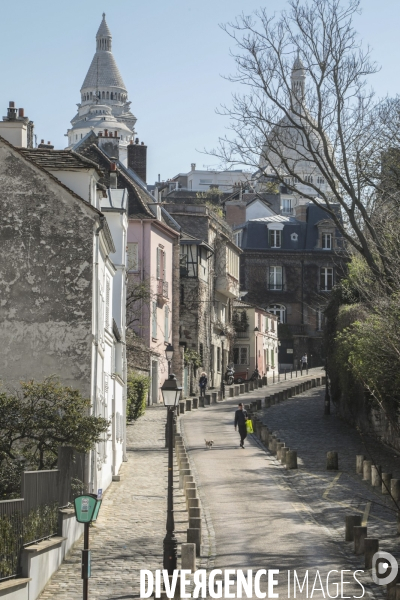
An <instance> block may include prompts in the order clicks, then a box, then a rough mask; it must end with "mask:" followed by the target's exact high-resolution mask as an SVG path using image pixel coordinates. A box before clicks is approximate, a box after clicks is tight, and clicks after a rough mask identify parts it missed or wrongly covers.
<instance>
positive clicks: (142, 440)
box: [39, 406, 187, 600]
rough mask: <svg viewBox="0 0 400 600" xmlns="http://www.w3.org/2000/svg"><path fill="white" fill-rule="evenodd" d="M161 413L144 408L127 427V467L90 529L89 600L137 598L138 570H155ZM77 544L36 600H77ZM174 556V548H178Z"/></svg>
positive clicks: (181, 521)
mask: <svg viewBox="0 0 400 600" xmlns="http://www.w3.org/2000/svg"><path fill="white" fill-rule="evenodd" d="M165 421H166V409H165V407H164V406H154V407H148V408H147V409H146V413H145V415H144V416H143V417H140V419H138V421H136V423H135V424H133V425H128V427H127V455H128V462H126V463H124V464H123V465H122V467H121V470H120V474H121V481H120V482H113V483H112V484H111V485H110V487H109V488H108V489H107V491H106V493H105V495H104V499H103V503H102V507H101V510H100V515H99V519H98V521H97V522H96V523H95V524H94V526H93V527H91V529H90V547H91V550H92V577H91V579H90V580H89V597H90V600H117V599H118V600H120V599H122V598H124V600H125V599H128V598H139V571H140V569H150V570H155V569H160V568H162V562H163V539H164V536H165V525H166V516H167V466H168V465H167V450H166V448H165V438H164V431H165ZM178 480H179V476H178V470H177V467H176V466H175V468H174V488H175V489H174V506H175V529H176V536H177V539H178V543H179V544H180V543H182V542H183V541H186V528H187V512H186V507H185V505H184V499H183V496H182V492H181V490H179V489H178ZM81 548H82V539H81V540H80V541H78V543H77V544H76V545H75V548H74V549H73V550H72V552H71V553H70V554H69V555H68V557H67V559H66V560H65V562H64V563H63V564H62V565H61V567H60V569H59V570H58V571H57V573H55V574H54V576H53V577H52V579H51V580H50V581H49V583H48V584H47V586H46V588H45V590H44V591H43V592H42V594H41V595H40V596H39V599H40V600H81V599H82V580H81V573H80V562H81ZM178 551H179V546H178Z"/></svg>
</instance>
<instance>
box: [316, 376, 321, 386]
mask: <svg viewBox="0 0 400 600" xmlns="http://www.w3.org/2000/svg"><path fill="white" fill-rule="evenodd" d="M316 383H317V387H319V386H320V385H321V377H317V378H316Z"/></svg>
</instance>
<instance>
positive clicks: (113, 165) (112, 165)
mask: <svg viewBox="0 0 400 600" xmlns="http://www.w3.org/2000/svg"><path fill="white" fill-rule="evenodd" d="M116 170H117V165H116V164H115V162H112V163H110V171H116Z"/></svg>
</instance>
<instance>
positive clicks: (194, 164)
mask: <svg viewBox="0 0 400 600" xmlns="http://www.w3.org/2000/svg"><path fill="white" fill-rule="evenodd" d="M191 167H192V171H195V170H196V163H192V164H191Z"/></svg>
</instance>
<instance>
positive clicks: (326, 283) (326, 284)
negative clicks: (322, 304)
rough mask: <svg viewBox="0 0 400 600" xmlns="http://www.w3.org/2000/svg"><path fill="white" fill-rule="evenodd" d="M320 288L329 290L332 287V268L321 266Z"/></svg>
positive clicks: (323, 290) (324, 290)
mask: <svg viewBox="0 0 400 600" xmlns="http://www.w3.org/2000/svg"><path fill="white" fill-rule="evenodd" d="M320 288H321V291H322V292H330V291H331V289H332V288H333V268H332V267H322V268H321V271H320Z"/></svg>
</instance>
